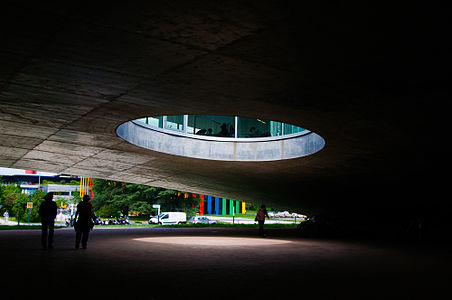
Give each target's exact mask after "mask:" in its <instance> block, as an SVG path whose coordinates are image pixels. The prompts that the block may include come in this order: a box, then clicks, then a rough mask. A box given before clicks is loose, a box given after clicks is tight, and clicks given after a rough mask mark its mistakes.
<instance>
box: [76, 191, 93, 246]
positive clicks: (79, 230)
mask: <svg viewBox="0 0 452 300" xmlns="http://www.w3.org/2000/svg"><path fill="white" fill-rule="evenodd" d="M89 200H90V198H89V196H88V195H85V196H83V201H82V202H80V203H79V204H78V205H77V211H76V212H75V218H74V228H75V249H78V248H79V247H80V240H81V241H82V248H83V249H86V246H87V244H88V236H89V231H90V230H91V229H93V227H94V220H96V215H95V214H94V211H93V205H92V204H91V202H89ZM77 216H78V220H77Z"/></svg>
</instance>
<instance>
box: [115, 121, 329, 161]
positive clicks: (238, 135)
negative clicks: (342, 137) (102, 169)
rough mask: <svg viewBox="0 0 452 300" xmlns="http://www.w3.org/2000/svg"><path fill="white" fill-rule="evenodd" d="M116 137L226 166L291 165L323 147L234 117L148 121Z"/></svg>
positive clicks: (315, 138)
mask: <svg viewBox="0 0 452 300" xmlns="http://www.w3.org/2000/svg"><path fill="white" fill-rule="evenodd" d="M116 132H117V134H118V136H120V137H121V138H123V139H125V140H126V141H128V142H130V143H132V144H134V145H136V146H139V147H143V148H147V149H150V150H153V151H158V152H163V153H167V154H172V155H179V156H186V157H193V158H199V159H211V160H226V161H274V160H281V159H292V158H298V157H303V156H307V155H310V154H313V153H315V152H317V151H319V150H321V149H322V148H323V147H324V145H325V141H324V139H323V138H322V137H321V136H319V135H318V134H316V133H314V132H312V131H309V130H307V129H305V128H302V127H300V126H296V125H291V124H287V123H283V122H278V121H270V120H263V119H257V118H256V119H253V118H244V117H238V116H212V115H173V116H169V115H168V116H152V117H145V118H140V119H136V120H133V121H130V122H126V123H123V124H121V125H120V126H119V127H118V128H117V130H116Z"/></svg>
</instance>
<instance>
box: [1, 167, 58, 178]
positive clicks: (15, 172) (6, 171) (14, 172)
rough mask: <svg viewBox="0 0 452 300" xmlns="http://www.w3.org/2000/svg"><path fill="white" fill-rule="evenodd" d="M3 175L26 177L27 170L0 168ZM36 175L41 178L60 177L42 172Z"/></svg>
mask: <svg viewBox="0 0 452 300" xmlns="http://www.w3.org/2000/svg"><path fill="white" fill-rule="evenodd" d="M1 175H25V170H21V169H11V168H2V167H0V176H1ZM36 175H41V176H55V175H58V174H56V173H48V172H41V171H37V173H36Z"/></svg>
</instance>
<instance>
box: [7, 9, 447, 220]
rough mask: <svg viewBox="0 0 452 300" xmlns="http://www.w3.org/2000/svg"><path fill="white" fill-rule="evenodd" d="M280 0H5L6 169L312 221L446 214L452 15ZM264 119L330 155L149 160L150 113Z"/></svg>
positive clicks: (161, 157) (155, 155) (153, 156)
mask: <svg viewBox="0 0 452 300" xmlns="http://www.w3.org/2000/svg"><path fill="white" fill-rule="evenodd" d="M411 5H412V6H409V7H407V6H405V5H403V6H397V5H396V4H393V3H392V4H391V6H384V4H376V5H375V6H371V5H369V6H366V5H365V4H354V5H350V6H347V5H346V4H344V3H337V4H326V3H319V4H318V6H317V5H316V4H305V3H303V4H301V7H293V6H292V5H291V4H287V3H281V2H280V1H227V2H224V1H206V2H205V3H203V2H202V1H200V2H198V1H196V2H193V1H149V2H146V1H143V2H142V3H132V2H129V1H126V2H123V3H120V4H114V3H111V2H104V3H102V4H93V3H89V5H85V4H84V2H83V1H82V2H79V1H74V2H67V1H65V2H64V3H63V2H61V3H53V4H51V5H50V4H45V3H41V2H39V3H36V4H30V3H28V2H21V1H11V2H10V1H7V2H6V3H5V4H3V5H2V9H1V12H0V22H1V24H0V25H1V26H0V34H1V41H2V43H1V47H0V130H1V135H0V166H2V167H12V168H22V169H37V170H41V171H50V172H58V173H67V174H74V175H83V176H90V177H96V178H108V179H112V180H119V181H126V182H133V183H140V184H147V185H153V186H161V187H166V188H173V189H177V190H181V191H187V192H194V193H203V194H209V195H218V196H221V197H225V198H232V199H236V200H240V201H246V202H254V203H261V202H262V203H266V204H267V205H268V206H270V207H272V206H274V207H277V208H280V209H295V210H297V211H300V212H304V213H307V214H310V213H318V212H326V213H330V212H333V213H335V214H336V215H341V214H344V213H347V214H354V215H355V216H358V215H373V216H375V217H377V218H378V217H381V215H382V214H383V215H388V214H391V213H396V214H403V215H404V216H406V217H407V218H408V219H409V218H414V217H417V216H418V215H419V214H420V213H422V212H426V213H425V215H427V216H432V215H434V214H437V213H438V212H441V211H446V208H447V203H446V201H445V200H444V199H443V198H442V197H440V195H441V193H442V189H443V185H444V184H445V183H446V180H445V178H444V177H443V176H442V174H441V170H443V169H447V168H448V166H449V164H448V162H449V155H448V154H449V148H447V147H446V146H445V144H444V139H445V138H446V137H447V136H448V135H449V132H448V124H447V119H448V114H449V113H448V111H447V110H446V109H444V105H445V104H446V102H447V101H446V100H447V97H448V90H449V87H448V85H447V84H446V78H447V76H446V74H447V73H446V69H447V68H446V64H445V62H446V61H447V60H448V51H447V49H448V48H447V47H446V46H445V43H446V40H447V38H446V37H447V36H449V34H448V32H447V29H446V28H448V26H447V25H446V24H447V18H446V14H447V13H446V10H441V9H440V8H439V7H433V4H432V5H431V7H430V6H429V5H427V4H426V5H424V6H422V7H416V6H415V4H411ZM180 114H213V115H239V116H243V117H259V118H263V119H270V120H275V121H284V122H287V123H290V124H294V125H299V126H302V127H304V128H307V129H309V130H312V131H314V132H316V133H318V134H319V135H321V136H322V137H323V138H324V139H325V141H326V146H325V148H324V149H322V151H320V152H319V153H316V154H314V155H312V156H309V157H303V158H300V159H292V160H285V161H276V162H252V163H247V162H219V161H208V160H198V159H190V158H184V157H177V156H171V155H166V154H161V153H157V152H152V151H149V150H145V149H140V148H138V147H136V146H133V145H131V144H129V143H127V142H125V141H122V140H121V139H120V138H119V137H117V136H116V135H115V129H116V127H117V126H118V125H119V124H121V123H123V122H125V121H129V120H132V119H137V118H140V117H144V116H149V115H180Z"/></svg>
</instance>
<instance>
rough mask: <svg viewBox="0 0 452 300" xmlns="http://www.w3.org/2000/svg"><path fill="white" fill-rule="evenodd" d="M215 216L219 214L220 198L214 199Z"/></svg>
mask: <svg viewBox="0 0 452 300" xmlns="http://www.w3.org/2000/svg"><path fill="white" fill-rule="evenodd" d="M215 214H216V215H219V214H220V198H218V197H215Z"/></svg>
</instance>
